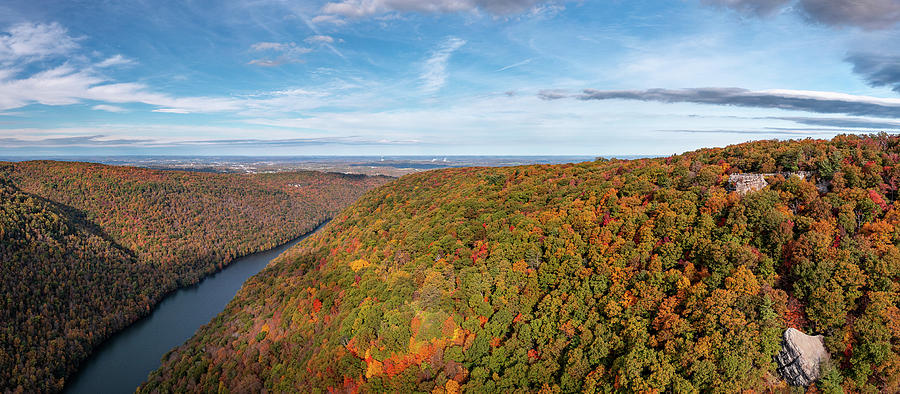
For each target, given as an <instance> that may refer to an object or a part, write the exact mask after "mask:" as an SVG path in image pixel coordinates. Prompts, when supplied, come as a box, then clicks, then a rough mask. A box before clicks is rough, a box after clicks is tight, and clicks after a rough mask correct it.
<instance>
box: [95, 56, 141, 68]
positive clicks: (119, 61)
mask: <svg viewBox="0 0 900 394" xmlns="http://www.w3.org/2000/svg"><path fill="white" fill-rule="evenodd" d="M134 63H135V61H134V60H131V59H129V58H126V57H125V56H122V55H115V56H112V57H109V58H106V59H105V60H103V61H102V62H100V63H97V64H96V65H95V67H99V68H107V67H117V66H125V65H130V64H134Z"/></svg>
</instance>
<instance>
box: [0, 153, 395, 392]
mask: <svg viewBox="0 0 900 394" xmlns="http://www.w3.org/2000/svg"><path fill="white" fill-rule="evenodd" d="M387 180H388V179H387V178H372V177H363V176H345V175H341V174H325V173H316V172H300V173H281V174H266V175H237V174H228V175H224V174H200V173H188V172H175V171H156V170H146V169H139V168H130V167H112V166H105V165H97V164H88V163H67V162H24V163H17V164H10V163H6V164H2V163H0V182H2V190H0V192H2V193H0V197H2V198H0V207H2V211H0V213H2V216H0V221H2V223H0V224H2V227H0V260H2V263H3V265H2V271H3V276H2V278H3V280H2V283H0V285H2V289H3V292H2V297H0V314H2V317H3V320H2V321H3V327H2V331H0V344H2V347H0V367H2V370H0V391H7V390H24V391H58V390H60V389H61V388H62V387H63V383H64V379H65V377H66V376H68V374H70V373H71V372H72V371H74V369H75V367H76V366H77V364H78V363H79V362H80V361H81V360H83V359H84V358H85V357H87V355H88V354H89V353H90V351H91V349H92V348H93V347H94V346H96V345H97V344H99V343H100V342H101V341H102V340H103V339H104V338H106V337H108V336H109V335H110V334H112V333H114V332H115V331H117V330H119V329H121V328H122V327H124V326H126V325H128V324H130V323H131V322H133V321H134V320H135V319H137V318H138V317H140V316H142V315H144V314H146V313H147V312H149V311H150V309H151V308H152V306H153V305H154V304H155V303H156V302H157V301H158V300H159V299H160V297H161V296H162V295H164V294H165V293H167V292H169V291H171V290H174V289H175V288H177V287H179V286H182V285H187V284H191V283H195V282H197V281H198V280H199V279H200V278H202V277H203V276H205V275H206V274H208V273H211V272H213V271H215V270H217V269H220V268H221V267H223V266H224V265H226V264H228V263H229V262H231V261H232V260H233V259H234V258H236V257H238V256H242V255H246V254H249V253H252V252H255V251H259V250H263V249H268V248H271V247H274V246H276V245H279V244H281V243H283V242H285V241H287V240H289V239H292V238H294V237H296V236H299V235H301V234H303V233H305V232H308V231H310V230H312V229H313V228H315V227H316V226H317V225H318V224H319V223H321V222H323V221H325V220H326V219H328V218H330V217H331V216H333V215H334V214H336V213H337V212H338V211H339V210H340V209H342V208H343V207H345V206H347V205H349V204H350V203H351V202H352V201H354V200H355V199H356V198H358V197H359V196H360V195H361V194H363V193H364V192H365V191H366V190H368V189H370V188H372V187H374V186H376V185H380V184H383V183H385V182H386V181H387Z"/></svg>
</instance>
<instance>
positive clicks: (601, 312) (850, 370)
mask: <svg viewBox="0 0 900 394" xmlns="http://www.w3.org/2000/svg"><path fill="white" fill-rule="evenodd" d="M793 171H810V172H811V173H810V174H809V175H808V176H807V177H806V178H805V179H803V178H801V177H797V176H785V175H781V174H776V175H773V176H770V177H768V179H767V181H768V186H766V187H765V188H763V189H761V190H757V191H753V192H750V193H747V194H745V195H741V194H739V193H736V192H732V191H729V189H728V186H729V184H728V176H729V174H733V173H742V172H743V173H779V172H793ZM898 185H900V139H898V138H897V137H888V136H885V135H879V136H872V137H856V136H840V137H836V138H835V139H833V140H831V141H821V140H804V141H789V142H777V141H763V142H755V143H747V144H741V145H735V146H730V147H727V148H721V149H703V150H699V151H696V152H691V153H686V154H683V155H677V156H673V157H668V158H659V159H642V160H633V161H618V160H613V161H603V160H601V161H596V162H589V163H581V164H573V165H559V166H524V167H511V168H464V169H448V170H440V171H432V172H427V173H421V174H415V175H409V176H405V177H403V178H401V179H399V180H397V181H395V182H393V183H391V184H390V185H387V186H384V187H381V188H379V189H377V190H376V191H373V192H371V193H369V194H367V195H366V196H364V197H363V198H362V199H361V200H360V201H358V202H357V203H356V204H354V205H353V206H352V207H351V208H349V209H347V210H346V211H344V212H343V213H342V214H340V215H339V216H338V217H337V218H336V219H334V220H333V221H332V222H330V223H329V224H328V226H327V227H326V228H325V229H324V230H322V231H321V232H319V233H317V234H316V235H314V236H313V237H311V238H310V239H308V240H307V241H305V242H303V243H302V244H300V245H298V246H297V247H294V248H292V249H291V250H290V251H288V252H287V253H285V254H284V255H282V256H281V258H280V259H279V260H278V261H277V262H275V263H273V264H272V265H270V266H269V267H268V268H267V269H266V270H264V271H263V272H261V273H260V274H258V275H256V276H255V277H254V278H252V279H251V280H250V281H248V282H247V283H246V284H245V286H244V288H243V289H242V290H241V292H240V293H239V294H238V295H237V297H236V298H235V299H234V300H233V301H232V302H231V303H230V304H229V306H228V307H227V308H226V310H225V311H224V312H223V313H222V314H220V315H219V316H218V317H217V318H215V319H214V320H213V321H212V322H211V323H210V324H208V325H207V326H205V327H204V328H202V329H201V330H199V331H198V333H197V335H195V336H194V337H193V338H192V339H191V340H189V341H188V342H187V343H186V344H185V345H183V346H181V347H179V348H177V349H176V350H174V351H172V352H171V353H170V354H169V355H167V357H166V359H165V360H164V364H163V366H162V367H161V368H160V369H159V370H157V371H156V372H154V373H153V374H152V375H151V377H150V379H149V381H148V382H146V383H145V385H144V386H142V387H141V390H142V391H146V392H153V391H162V392H168V391H176V392H181V391H198V390H202V391H216V390H220V392H221V390H222V389H229V390H232V391H237V392H248V391H249V392H254V391H258V390H260V389H263V388H266V389H269V390H271V391H298V392H311V391H322V390H332V389H334V390H342V391H343V390H347V391H353V390H357V389H360V390H363V391H400V392H408V391H413V390H415V391H430V392H448V393H452V392H458V391H460V390H468V391H474V392H482V391H489V392H497V391H500V392H505V391H510V390H513V389H526V390H529V391H532V390H535V391H536V390H545V391H548V392H558V391H561V392H575V391H587V392H594V391H604V392H609V391H625V392H629V391H646V392H696V391H704V392H720V391H725V392H735V391H739V390H741V389H752V390H770V389H779V388H784V383H783V382H781V381H780V379H779V378H778V376H777V374H776V372H775V364H774V363H773V361H772V356H773V355H775V353H776V352H777V351H778V349H779V341H780V339H781V334H782V332H783V330H784V329H785V328H786V327H796V328H799V329H801V330H802V331H804V332H806V333H810V334H814V333H817V334H823V335H824V336H825V343H826V346H827V348H828V350H829V351H830V353H831V356H832V360H833V362H832V364H831V365H830V366H828V367H826V370H825V372H824V377H823V378H822V379H821V380H820V381H819V382H818V383H817V385H818V387H819V388H820V389H825V390H826V391H827V390H834V389H837V388H838V387H840V386H843V387H844V388H846V389H848V390H852V391H867V392H874V391H881V392H898V391H900V309H898V304H900V249H898V243H900V227H898V226H900V206H898V203H897V202H896V199H897V197H898V194H897V187H898ZM817 186H818V188H817Z"/></svg>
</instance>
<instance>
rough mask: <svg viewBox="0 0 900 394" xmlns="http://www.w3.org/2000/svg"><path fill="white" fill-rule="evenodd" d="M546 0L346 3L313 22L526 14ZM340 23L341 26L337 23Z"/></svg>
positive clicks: (336, 4)
mask: <svg viewBox="0 0 900 394" xmlns="http://www.w3.org/2000/svg"><path fill="white" fill-rule="evenodd" d="M541 3H548V1H547V0H344V1H340V2H331V3H326V4H325V5H324V6H323V7H322V15H319V16H317V17H315V18H313V22H319V23H335V21H339V20H340V18H341V17H347V18H364V17H369V16H374V15H381V14H385V13H389V12H420V13H457V12H482V11H483V12H486V13H489V14H492V15H511V14H518V13H522V12H525V11H527V10H529V9H532V8H533V7H535V6H536V5H539V4H541ZM338 23H340V22H338Z"/></svg>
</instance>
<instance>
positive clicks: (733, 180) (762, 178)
mask: <svg viewBox="0 0 900 394" xmlns="http://www.w3.org/2000/svg"><path fill="white" fill-rule="evenodd" d="M812 174H813V173H812V172H809V171H797V172H781V173H765V174H760V173H747V174H731V175H729V176H728V183H730V184H731V187H732V188H733V189H734V191H736V192H738V194H742V195H743V194H747V193H750V192H755V191H757V190H759V189H762V188H764V187H766V186H768V185H769V183H768V182H766V177H768V176H775V175H781V176H783V177H785V178H788V177H792V176H797V177H800V178H801V179H806V178H808V177H810V176H811V175H812Z"/></svg>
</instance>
